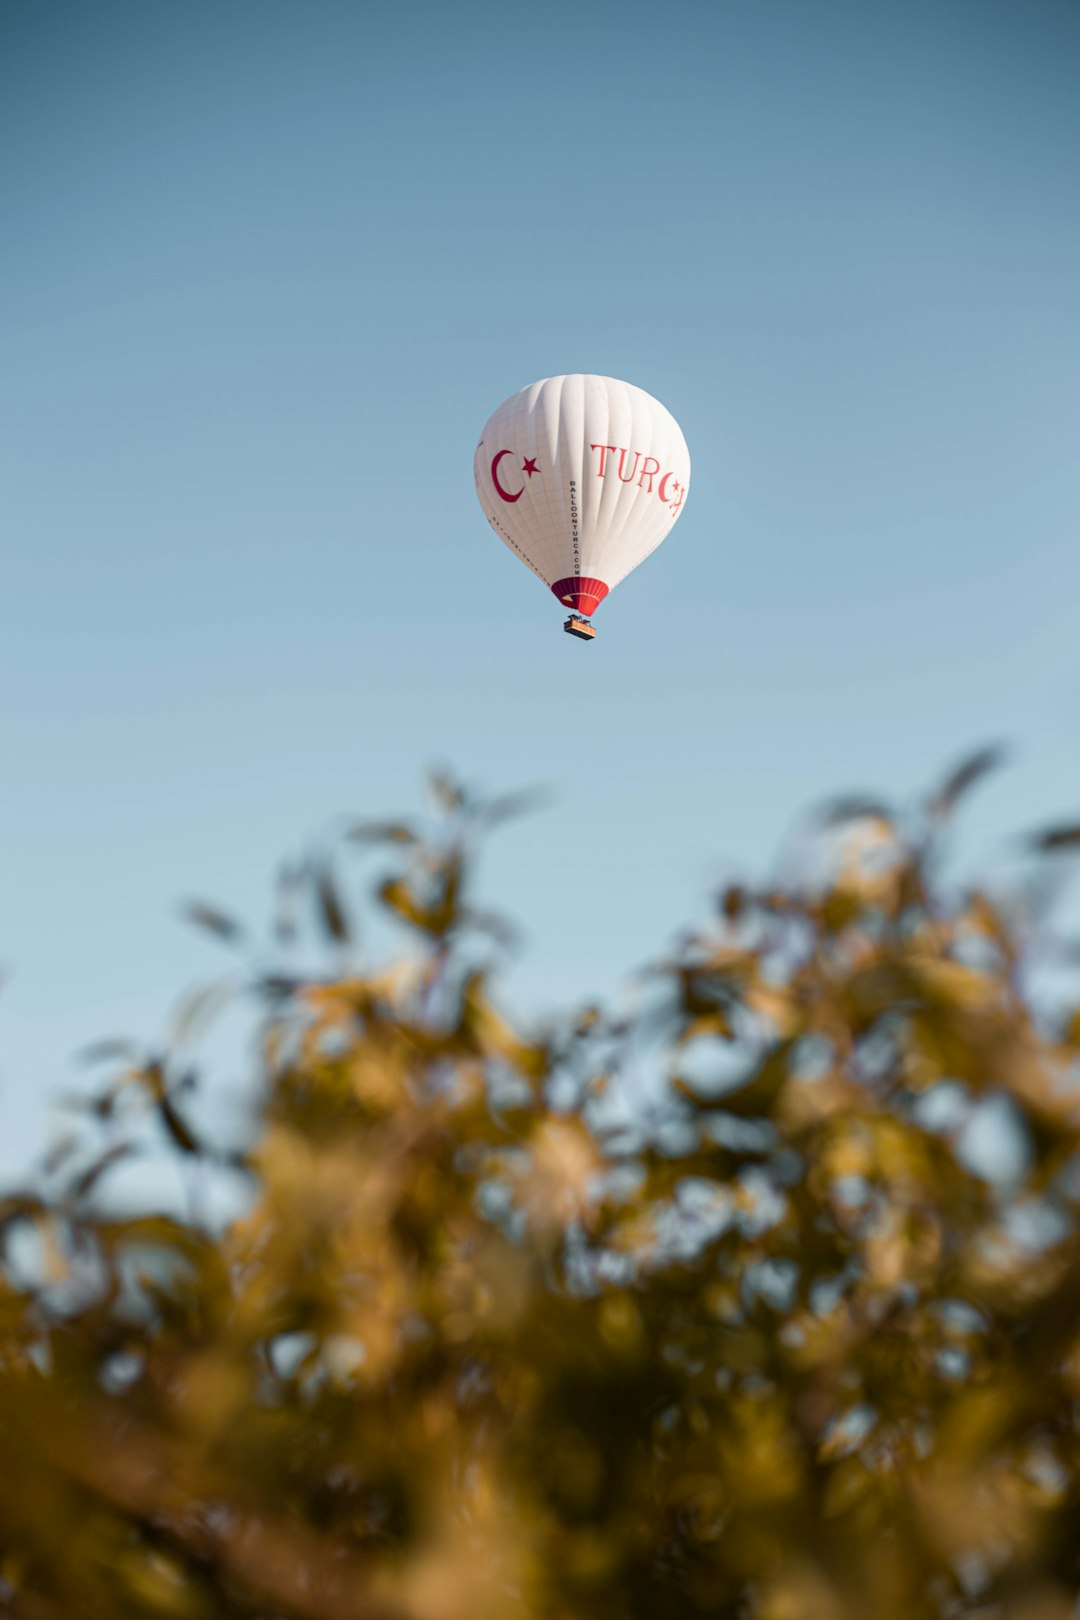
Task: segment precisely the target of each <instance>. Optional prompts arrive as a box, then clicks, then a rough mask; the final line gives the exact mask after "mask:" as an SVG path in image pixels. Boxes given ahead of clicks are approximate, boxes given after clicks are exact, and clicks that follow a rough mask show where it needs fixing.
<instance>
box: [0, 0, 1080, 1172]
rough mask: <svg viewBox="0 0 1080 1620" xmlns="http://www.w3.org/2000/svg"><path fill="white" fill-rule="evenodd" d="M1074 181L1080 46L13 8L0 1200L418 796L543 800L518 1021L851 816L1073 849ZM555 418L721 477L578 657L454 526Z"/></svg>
mask: <svg viewBox="0 0 1080 1620" xmlns="http://www.w3.org/2000/svg"><path fill="white" fill-rule="evenodd" d="M1078 174H1080V6H1077V4H1076V3H1075V0H1013V3H1004V0H950V3H949V4H942V3H941V0H929V3H921V0H902V3H901V0H893V3H883V4H879V5H866V4H861V3H855V0H851V3H842V0H816V3H815V4H813V5H807V4H806V3H805V0H752V3H751V0H724V3H714V4H708V5H706V4H680V3H674V4H670V5H666V6H662V7H654V6H645V5H637V4H634V3H632V0H631V3H629V4H619V5H615V4H609V3H605V0H596V3H581V0H576V3H574V4H560V3H555V4H546V5H543V6H529V7H522V6H515V5H507V4H499V5H495V4H484V3H477V0H465V3H463V4H461V5H458V6H438V7H435V6H419V7H409V8H407V7H403V6H381V7H379V8H375V7H374V6H371V5H367V4H363V3H359V0H357V3H345V0H305V3H301V0H290V3H280V0H184V3H183V4H171V5H164V4H150V3H147V0H125V3H110V0H94V3H93V4H87V3H86V0H34V3H31V0H21V3H20V0H0V545H2V551H3V583H4V590H3V599H2V605H0V661H2V662H0V671H2V738H0V759H2V763H3V784H4V785H3V791H2V793H0V960H2V962H3V965H4V967H5V969H6V974H7V976H8V983H7V986H6V988H5V990H4V992H3V997H2V1000H0V1169H2V1170H5V1171H6V1170H7V1169H8V1168H9V1167H10V1166H12V1165H15V1164H17V1163H19V1162H20V1160H21V1159H22V1158H23V1157H25V1154H26V1152H27V1151H28V1149H29V1148H30V1147H31V1146H32V1145H34V1144H35V1143H37V1142H39V1141H40V1140H41V1139H42V1133H43V1123H42V1121H43V1117H44V1116H43V1110H44V1101H45V1099H47V1098H48V1096H50V1095H51V1094H52V1093H54V1092H55V1091H56V1090H57V1089H58V1088H59V1087H61V1086H63V1085H66V1084H69V1083H70V1081H71V1069H70V1064H69V1055H70V1053H71V1052H72V1051H73V1049H74V1048H75V1047H77V1046H78V1045H80V1044H81V1043H83V1042H84V1041H87V1040H89V1039H90V1038H91V1037H93V1036H96V1035H102V1034H113V1033H120V1032H125V1031H133V1032H134V1033H135V1034H136V1035H140V1036H152V1035H153V1034H154V1033H155V1032H156V1031H157V1030H158V1029H159V1027H160V1025H161V1021H162V1018H163V1015H164V1013H165V1011H166V1009H167V1007H168V1005H169V1003H170V1001H171V1000H172V998H173V996H174V994H175V993H176V992H177V991H179V990H180V989H182V988H183V987H184V986H185V985H187V984H189V983H190V982H191V981H193V980H195V979H198V978H199V977H201V976H204V975H208V974H210V973H212V972H213V971H214V970H215V969H216V967H217V965H218V960H217V956H216V954H215V952H214V948H213V946H212V945H210V944H208V943H206V942H205V941H203V940H202V939H201V938H200V936H198V935H197V934H195V933H193V932H191V931H190V930H188V929H187V928H185V927H184V926H183V925H182V924H181V923H180V922H179V921H178V920H177V912H176V907H177V902H178V901H179V900H180V898H181V897H183V896H186V895H190V894H197V895H201V896H207V897H211V898H214V899H217V900H219V901H220V902H221V903H222V904H223V905H224V906H225V907H226V908H228V909H230V910H233V911H236V912H238V913H240V914H243V915H247V916H250V917H254V918H256V919H260V918H262V917H263V916H264V915H265V913H266V909H267V894H268V888H269V881H270V876H271V873H272V871H273V869H274V867H275V865H276V862H277V859H278V857H279V856H280V855H281V854H282V853H283V852H285V851H289V850H293V849H295V848H296V847H297V845H298V844H299V843H300V842H301V840H302V839H303V838H304V837H305V835H307V834H308V833H310V832H311V831H313V830H316V831H317V830H318V829H319V828H321V827H323V826H325V825H326V824H327V823H328V822H329V821H330V820H331V819H332V818H334V817H335V816H337V815H338V814H339V813H341V812H343V811H351V812H355V813H357V814H361V815H362V814H372V813H382V812H384V811H391V810H396V809H399V808H409V807H411V806H413V805H414V804H415V803H416V802H417V800H418V797H419V784H420V779H421V776H422V773H423V770H424V768H425V766H426V765H428V764H429V763H430V762H432V761H435V760H446V761H449V762H451V763H452V764H453V765H454V766H455V767H456V768H457V769H458V770H459V771H460V772H462V773H463V774H464V775H466V776H467V777H470V778H473V779H477V780H479V781H482V782H486V783H488V784H490V785H492V786H497V787H511V786H517V785H521V784H523V783H531V782H541V783H547V784H550V785H551V786H552V787H553V788H554V790H555V795H556V797H555V803H554V805H553V807H552V808H551V809H549V810H548V811H546V812H545V813H544V814H543V815H540V816H536V817H534V818H532V819H531V820H530V821H528V822H522V823H521V824H520V825H519V826H517V827H515V828H513V829H511V830H509V831H507V832H505V833H504V834H503V836H502V839H501V842H500V844H499V845H497V846H496V847H495V848H493V850H492V851H491V855H490V858H489V859H488V861H487V865H486V869H485V872H486V879H487V885H488V890H489V893H491V894H497V895H498V896H500V898H501V900H502V902H503V904H504V905H505V906H506V907H507V909H509V910H510V911H512V912H514V913H516V914H517V915H518V916H519V917H520V918H521V919H522V920H523V922H524V924H525V926H526V929H527V934H528V940H529V944H528V949H527V952H526V954H525V956H524V958H523V960H522V962H521V964H520V966H519V967H518V968H517V969H515V972H514V975H513V978H512V980H511V991H512V993H513V994H514V995H516V997H517V999H518V1002H519V1004H521V1005H523V1006H526V1007H529V1008H532V1007H543V1006H546V1005H549V1004H553V1003H556V1002H559V1001H563V1000H567V999H571V1000H573V999H578V998H581V997H584V996H586V995H589V994H591V993H594V992H600V993H606V992H609V991H611V990H612V988H613V987H614V986H615V985H616V984H617V983H618V982H619V981H620V980H621V979H622V978H623V977H624V975H625V973H626V972H627V971H628V970H630V969H632V968H633V967H635V966H636V965H637V964H639V963H640V962H641V961H643V960H644V959H646V958H648V957H650V956H651V955H654V954H655V953H656V952H657V951H658V950H659V949H661V948H662V946H663V944H664V943H665V941H666V939H667V938H668V937H669V936H670V934H671V932H672V930H673V929H674V928H675V927H676V926H677V925H678V924H680V923H682V922H684V921H686V920H687V918H688V917H689V916H691V915H692V914H693V913H694V912H695V911H696V910H698V909H699V908H700V904H701V897H702V895H703V893H704V890H705V887H706V885H708V884H709V883H711V882H713V881H714V880H715V879H716V878H717V877H718V876H720V875H721V874H723V873H728V872H730V871H731V870H732V869H737V870H743V871H747V872H750V873H760V872H762V871H763V870H764V869H765V868H766V867H767V864H768V862H769V860H770V858H771V856H772V854H773V852H774V851H775V850H776V848H777V846H778V844H779V842H780V840H781V839H782V837H783V835H784V833H785V832H786V830H787V829H788V828H789V827H790V825H791V823H792V819H793V817H794V815H795V813H796V812H797V811H798V810H800V809H801V808H803V807H804V806H805V805H806V804H807V803H808V802H810V801H813V800H815V799H817V798H819V797H821V796H822V795H824V794H827V793H829V792H830V791H833V790H837V789H840V788H848V787H852V788H854V787H873V788H875V789H880V790H882V791H886V792H897V793H902V794H908V793H911V792H913V791H915V790H916V789H918V788H919V787H921V786H922V785H923V784H924V783H926V782H927V781H928V780H929V779H930V778H931V777H933V776H934V775H935V774H936V773H937V772H938V771H939V769H940V768H941V767H942V766H943V765H944V764H946V763H947V762H949V761H950V760H953V759H955V758H956V756H957V755H958V754H960V753H962V752H964V751H965V750H967V749H969V748H970V747H971V746H972V745H974V744H977V743H981V742H983V741H985V740H987V739H988V738H995V737H998V736H1005V737H1008V738H1012V739H1014V740H1015V741H1016V743H1017V744H1018V745H1019V752H1018V756H1017V763H1016V764H1015V766H1014V768H1013V769H1012V770H1011V771H1010V772H1009V773H1007V774H1005V775H1003V776H1002V777H1000V779H998V780H997V781H996V782H995V784H994V786H993V788H992V789H991V788H990V787H989V786H988V787H987V788H986V789H985V790H984V793H983V795H982V797H981V798H980V800H979V801H978V803H977V804H976V805H974V806H973V807H972V810H971V812H970V813H969V815H968V817H967V820H966V828H967V832H968V842H969V847H970V849H971V851H972V858H981V856H982V855H983V854H985V855H986V857H987V858H990V857H991V856H992V855H993V852H994V851H995V850H996V849H997V848H998V847H999V841H1000V839H1001V838H1002V837H1003V835H1004V833H1005V832H1006V830H1008V829H1012V828H1014V827H1016V826H1022V825H1024V824H1025V823H1027V822H1030V821H1032V820H1046V819H1050V818H1052V817H1054V816H1057V815H1059V814H1071V813H1074V812H1075V811H1076V810H1078V809H1080V719H1078V707H1077V700H1078V695H1080V645H1078V639H1077V635H1076V630H1075V625H1076V617H1077V603H1078V601H1080V544H1078V539H1080V536H1078V528H1080V490H1078V462H1080V458H1078V453H1077V445H1078V428H1080V291H1078V290H1080V207H1078V204H1077V195H1078V193H1077V177H1078ZM563 371H596V372H605V373H609V374H611V375H614V376H617V377H625V378H628V379H629V380H631V381H633V382H635V383H637V384H639V385H640V386H642V387H644V388H647V389H648V390H649V391H650V392H652V393H654V394H655V395H657V396H658V397H659V398H660V399H661V400H663V401H664V403H665V404H666V405H667V406H668V407H669V408H670V409H671V410H672V411H673V412H674V414H675V415H676V416H677V418H678V419H679V421H680V423H681V425H682V427H683V429H684V432H685V434H686V437H687V440H688V443H689V445H690V449H691V453H692V456H693V458H694V485H693V490H692V492H691V495H690V498H689V500H688V502H687V505H686V508H685V511H684V513H683V515H682V517H681V519H680V521H679V524H678V526H677V528H676V530H675V532H674V534H673V536H672V538H671V540H670V542H669V543H668V544H667V545H666V546H665V547H664V548H663V549H662V550H661V551H659V552H658V553H657V554H656V556H654V557H653V558H651V559H650V560H649V562H648V563H646V565H645V566H644V567H643V568H642V569H641V570H640V571H639V572H638V573H637V574H635V575H634V576H632V578H631V579H630V580H628V581H627V582H626V583H625V584H624V585H623V586H622V587H620V589H619V590H618V592H617V593H616V595H615V596H614V597H613V598H612V599H611V601H610V602H609V603H608V604H607V605H605V607H603V608H602V609H601V611H600V614H599V617H598V625H599V628H600V631H601V634H600V637H599V639H598V641H597V643H596V645H595V646H591V647H586V646H582V645H580V644H579V643H577V642H574V641H571V640H570V639H569V638H567V637H565V636H564V635H563V634H562V632H561V629H560V627H559V625H560V615H559V610H558V608H557V605H556V604H555V603H554V602H553V601H552V599H551V598H550V597H549V596H547V595H546V594H545V592H544V591H543V589H542V588H541V586H540V585H539V583H538V582H537V581H536V580H535V579H534V578H533V577H532V576H531V575H530V574H529V573H528V572H527V571H526V570H525V569H524V568H523V567H522V566H521V565H520V564H519V563H517V562H516V561H515V560H514V558H513V557H512V556H511V555H510V554H509V552H507V551H505V550H504V549H503V548H502V547H501V546H500V545H499V544H498V542H497V541H496V539H495V537H494V536H493V535H492V533H491V531H490V530H489V528H488V526H487V523H486V522H485V520H484V518H483V516H482V515H481V512H480V510H479V507H478V505H477V503H476V500H475V496H474V493H473V489H472V470H471V469H472V452H473V448H474V445H475V441H476V438H477V436H478V434H479V431H480V428H481V426H482V425H483V422H484V420H485V419H486V417H487V415H488V414H489V412H490V411H491V410H492V409H493V408H494V407H495V406H496V405H497V404H498V403H499V401H500V400H502V399H503V398H504V397H505V396H506V395H508V394H509V393H511V392H513V391H514V390H515V389H517V388H519V387H522V386H523V385H524V384H526V383H528V382H530V381H532V380H534V379H535V378H538V377H543V376H548V375H552V374H554V373H558V372H563ZM390 609H392V610H393V611H389V610H390ZM571 857H572V858H573V859H572V861H571ZM583 860H584V862H585V864H586V865H587V867H588V871H589V885H588V900H589V905H588V908H587V910H585V911H583V912H579V913H578V914H577V915H576V916H575V917H574V920H573V922H572V923H571V924H568V922H567V913H566V902H567V900H568V899H569V898H571V896H570V894H569V892H568V891H567V889H566V888H565V887H564V885H563V884H562V883H561V882H560V881H559V874H560V873H561V872H562V871H563V870H565V869H566V867H567V866H568V865H570V864H574V865H580V864H581V862H582V861H583Z"/></svg>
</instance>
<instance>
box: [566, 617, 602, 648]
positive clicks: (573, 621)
mask: <svg viewBox="0 0 1080 1620" xmlns="http://www.w3.org/2000/svg"><path fill="white" fill-rule="evenodd" d="M563 629H564V630H565V631H566V633H567V635H568V636H577V638H578V640H579V641H593V640H595V638H596V631H595V630H594V629H593V627H592V625H591V624H590V623H589V621H588V619H579V618H578V616H577V614H576V613H571V615H570V617H569V618H568V619H567V621H566V623H565V624H564V625H563Z"/></svg>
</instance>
